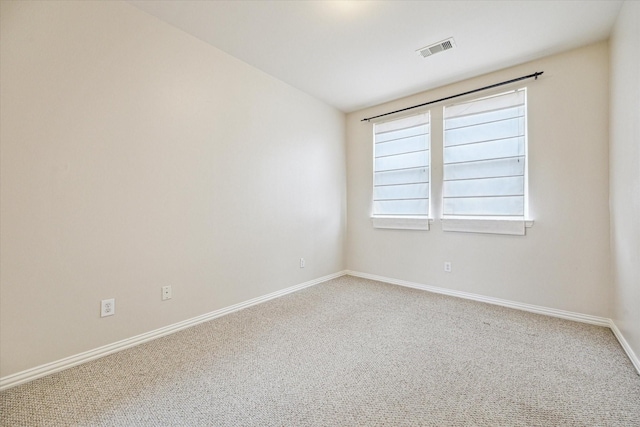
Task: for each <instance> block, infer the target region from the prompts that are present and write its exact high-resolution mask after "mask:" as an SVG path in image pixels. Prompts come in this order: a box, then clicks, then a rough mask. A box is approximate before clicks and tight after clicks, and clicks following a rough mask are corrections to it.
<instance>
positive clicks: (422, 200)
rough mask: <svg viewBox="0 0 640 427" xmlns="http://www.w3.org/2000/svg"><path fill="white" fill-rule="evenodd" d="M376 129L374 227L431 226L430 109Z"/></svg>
mask: <svg viewBox="0 0 640 427" xmlns="http://www.w3.org/2000/svg"><path fill="white" fill-rule="evenodd" d="M373 132H374V150H373V152H374V165H373V171H374V172H373V223H374V226H375V227H378V228H408V229H422V230H424V229H428V227H429V222H428V218H429V192H430V191H429V181H430V151H429V148H430V144H431V142H430V138H429V133H430V129H429V112H426V113H422V114H418V115H414V116H410V117H405V118H401V119H396V120H391V121H387V122H383V123H377V124H375V125H374V128H373Z"/></svg>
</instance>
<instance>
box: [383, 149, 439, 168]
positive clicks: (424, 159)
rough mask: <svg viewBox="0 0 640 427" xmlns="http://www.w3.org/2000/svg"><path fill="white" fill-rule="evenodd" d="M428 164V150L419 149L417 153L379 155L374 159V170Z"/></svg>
mask: <svg viewBox="0 0 640 427" xmlns="http://www.w3.org/2000/svg"><path fill="white" fill-rule="evenodd" d="M428 164H429V152H428V151H419V152H417V153H409V154H399V155H397V156H389V157H380V158H379V159H376V161H375V168H376V171H385V170H390V169H403V168H413V167H419V166H426V165H428Z"/></svg>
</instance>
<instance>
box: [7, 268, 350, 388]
mask: <svg viewBox="0 0 640 427" xmlns="http://www.w3.org/2000/svg"><path fill="white" fill-rule="evenodd" d="M346 274H347V272H346V271H341V272H338V273H334V274H330V275H328V276H324V277H320V278H318V279H315V280H310V281H308V282H304V283H300V284H298V285H294V286H291V287H288V288H285V289H282V290H279V291H276V292H272V293H270V294H267V295H263V296H261V297H257V298H253V299H250V300H248V301H244V302H241V303H238V304H234V305H231V306H229V307H225V308H221V309H219V310H215V311H212V312H210V313H206V314H203V315H201V316H197V317H193V318H191V319H187V320H184V321H182V322H178V323H174V324H173V325H169V326H165V327H163V328H159V329H156V330H153V331H150V332H146V333H144V334H140V335H136V336H134V337H131V338H127V339H124V340H121V341H118V342H115V343H113V344H108V345H105V346H102V347H98V348H96V349H93V350H89V351H85V352H83V353H80V354H76V355H74V356H69V357H65V358H64V359H60V360H57V361H55V362H51V363H47V364H44V365H40V366H36V367H35V368H31V369H27V370H24V371H21V372H17V373H15V374H12V375H7V376H6V377H3V378H0V391H2V390H5V389H8V388H11V387H15V386H17V385H20V384H23V383H26V382H29V381H33V380H35V379H37V378H41V377H44V376H47V375H50V374H53V373H56V372H59V371H62V370H65V369H69V368H71V367H74V366H77V365H80V364H82V363H86V362H89V361H91V360H95V359H98V358H100V357H104V356H107V355H109V354H112V353H115V352H117V351H121V350H124V349H127V348H130V347H133V346H136V345H139V344H142V343H145V342H147V341H151V340H154V339H156V338H160V337H163V336H165V335H169V334H172V333H174V332H178V331H180V330H182V329H186V328H189V327H191V326H195V325H197V324H199V323H203V322H207V321H209V320H212V319H215V318H217V317H221V316H224V315H226V314H230V313H233V312H235V311H238V310H242V309H244V308H247V307H251V306H254V305H257V304H260V303H263V302H266V301H269V300H272V299H274V298H278V297H281V296H283V295H286V294H290V293H292V292H296V291H299V290H301V289H304V288H308V287H310V286H313V285H317V284H319V283H322V282H326V281H328V280H332V279H335V278H337V277H341V276H344V275H346Z"/></svg>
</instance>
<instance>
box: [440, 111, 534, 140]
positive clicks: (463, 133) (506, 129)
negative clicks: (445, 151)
mask: <svg viewBox="0 0 640 427" xmlns="http://www.w3.org/2000/svg"><path fill="white" fill-rule="evenodd" d="M518 136H524V117H517V118H514V119H507V120H503V121H499V122H491V123H485V124H477V125H474V126H470V127H463V128H458V129H452V130H447V131H445V132H444V139H445V144H444V146H445V147H450V146H453V145H460V144H469V143H471V142H480V141H490V140H494V139H503V138H511V137H518Z"/></svg>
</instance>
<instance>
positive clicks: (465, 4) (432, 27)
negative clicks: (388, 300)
mask: <svg viewBox="0 0 640 427" xmlns="http://www.w3.org/2000/svg"><path fill="white" fill-rule="evenodd" d="M129 3H130V4H132V5H134V6H135V7H137V8H139V9H141V10H143V11H146V12H148V13H150V14H151V15H154V16H156V17H158V18H159V19H161V20H163V21H165V22H167V23H169V24H171V25H173V26H175V27H178V28H180V29H182V30H183V31H185V32H187V33H190V34H192V35H194V36H195V37H197V38H199V39H201V40H204V41H206V42H208V43H209V44H211V45H213V46H215V47H217V48H219V49H221V50H223V51H225V52H227V53H229V54H231V55H233V56H235V57H236V58H239V59H241V60H242V61H244V62H247V63H248V64H251V65H253V66H254V67H256V68H258V69H260V70H262V71H264V72H266V73H268V74H270V75H272V76H274V77H276V78H278V79H280V80H282V81H284V82H286V83H288V84H290V85H292V86H294V87H296V88H298V89H301V90H303V91H304V92H307V93H309V94H310V95H313V96H315V97H316V98H319V99H321V100H322V101H324V102H326V103H328V104H330V105H333V106H335V107H337V108H338V109H340V110H342V111H344V112H351V111H355V110H358V109H361V108H364V107H368V106H372V105H376V104H379V103H382V102H386V101H390V100H393V99H396V98H399V97H402V96H406V95H411V94H414V93H417V92H420V91H423V90H427V89H432V88H435V87H438V86H442V85H444V84H448V83H452V82H455V81H459V80H463V79H466V78H469V77H473V76H477V75H480V74H484V73H487V72H491V71H495V70H498V69H501V68H505V67H509V66H512V65H516V64H520V63H523V62H526V61H530V60H532V59H536V58H540V57H543V56H547V55H550V54H554V53H557V52H561V51H564V50H568V49H571V48H574V47H578V46H582V45H586V44H589V43H593V42H596V41H600V40H605V39H607V38H608V36H609V33H610V31H611V28H612V27H613V24H614V22H615V19H616V17H617V15H618V12H619V10H620V7H621V5H622V0H607V1H595V0H585V1H558V0H555V1H546V0H538V1H220V0H218V1H188V0H184V1H183V0H180V1H174V0H160V1H155V0H130V1H129ZM448 37H453V38H454V39H455V43H456V45H457V47H456V48H455V49H452V50H448V51H444V52H442V53H439V54H437V55H434V56H431V57H429V58H426V59H423V58H421V57H419V56H418V55H417V54H416V53H415V50H416V49H419V48H421V47H424V46H427V45H429V44H432V43H436V42H439V41H441V40H443V39H446V38H448ZM531 71H532V72H534V71H537V70H531ZM514 77H517V76H514Z"/></svg>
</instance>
